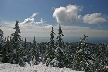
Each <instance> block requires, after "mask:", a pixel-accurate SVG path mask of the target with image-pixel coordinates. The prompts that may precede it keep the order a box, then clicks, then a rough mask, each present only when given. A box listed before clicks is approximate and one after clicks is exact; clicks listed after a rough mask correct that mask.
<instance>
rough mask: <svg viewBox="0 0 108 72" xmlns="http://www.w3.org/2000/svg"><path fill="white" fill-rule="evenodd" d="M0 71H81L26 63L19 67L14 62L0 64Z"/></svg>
mask: <svg viewBox="0 0 108 72" xmlns="http://www.w3.org/2000/svg"><path fill="white" fill-rule="evenodd" d="M0 72H83V71H73V70H71V69H69V68H57V67H46V66H45V65H42V64H40V65H34V66H30V65H29V64H27V65H26V66H25V67H20V66H19V65H16V64H9V63H4V64H0Z"/></svg>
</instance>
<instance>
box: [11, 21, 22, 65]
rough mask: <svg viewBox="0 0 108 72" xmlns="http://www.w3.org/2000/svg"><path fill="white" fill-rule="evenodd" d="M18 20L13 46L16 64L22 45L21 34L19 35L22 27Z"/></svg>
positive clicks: (13, 34) (13, 35)
mask: <svg viewBox="0 0 108 72" xmlns="http://www.w3.org/2000/svg"><path fill="white" fill-rule="evenodd" d="M18 23H19V22H18V21H16V24H15V27H14V28H13V29H15V33H12V34H11V35H12V40H11V41H12V48H13V60H12V62H13V63H15V64H18V63H19V51H18V50H19V48H20V47H21V36H20V35H19V33H20V29H19V25H18Z"/></svg>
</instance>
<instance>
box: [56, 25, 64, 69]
mask: <svg viewBox="0 0 108 72" xmlns="http://www.w3.org/2000/svg"><path fill="white" fill-rule="evenodd" d="M62 36H64V35H63V32H62V29H61V26H60V24H59V29H58V36H57V38H56V39H57V42H56V49H55V59H56V60H57V61H58V67H64V65H65V51H64V42H63V40H62Z"/></svg>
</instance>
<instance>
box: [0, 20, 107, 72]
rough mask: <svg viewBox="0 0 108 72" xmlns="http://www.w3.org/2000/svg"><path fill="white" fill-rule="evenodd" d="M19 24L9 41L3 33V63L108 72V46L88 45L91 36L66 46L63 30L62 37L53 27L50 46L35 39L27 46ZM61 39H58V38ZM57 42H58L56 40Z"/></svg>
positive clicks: (0, 48) (0, 41)
mask: <svg viewBox="0 0 108 72" xmlns="http://www.w3.org/2000/svg"><path fill="white" fill-rule="evenodd" d="M18 23H19V22H18V21H16V24H15V27H14V28H13V29H15V32H14V33H12V34H11V35H10V36H8V37H4V36H3V31H2V30H1V29H0V62H1V63H11V64H19V65H20V66H21V67H24V66H25V64H26V62H27V63H28V64H30V65H38V64H39V63H42V64H45V65H46V66H48V67H49V66H50V67H59V68H64V67H65V68H70V69H72V70H76V71H85V72H108V44H107V43H100V44H93V43H87V42H86V40H87V39H89V36H87V35H84V36H81V39H80V40H79V42H64V41H63V38H62V37H63V36H65V35H64V34H63V32H62V27H61V26H60V25H59V27H58V33H55V32H54V28H53V27H52V29H51V31H50V36H49V40H50V41H49V42H41V43H38V42H37V41H36V39H35V36H34V39H33V41H32V42H27V40H26V38H25V39H24V40H22V38H21V36H20V33H21V31H20V27H19V24H18ZM55 35H57V37H56V36H55ZM54 38H56V40H54Z"/></svg>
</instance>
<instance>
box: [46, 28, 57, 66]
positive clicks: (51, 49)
mask: <svg viewBox="0 0 108 72" xmlns="http://www.w3.org/2000/svg"><path fill="white" fill-rule="evenodd" d="M54 35H56V34H55V33H54V30H53V27H52V30H51V32H50V41H49V42H48V44H47V47H46V53H45V59H46V66H48V65H52V66H53V64H52V63H51V61H52V60H53V59H54V58H55V54H54V53H55V41H54Z"/></svg>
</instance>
